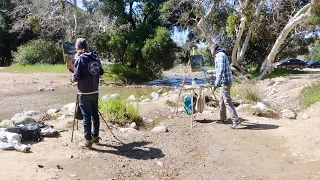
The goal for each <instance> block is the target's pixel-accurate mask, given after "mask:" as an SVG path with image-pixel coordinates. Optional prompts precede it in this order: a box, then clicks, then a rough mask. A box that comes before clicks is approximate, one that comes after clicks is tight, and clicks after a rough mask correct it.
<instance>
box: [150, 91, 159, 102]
mask: <svg viewBox="0 0 320 180" xmlns="http://www.w3.org/2000/svg"><path fill="white" fill-rule="evenodd" d="M151 97H152V101H156V100H158V99H159V97H160V94H159V93H156V92H153V93H151Z"/></svg>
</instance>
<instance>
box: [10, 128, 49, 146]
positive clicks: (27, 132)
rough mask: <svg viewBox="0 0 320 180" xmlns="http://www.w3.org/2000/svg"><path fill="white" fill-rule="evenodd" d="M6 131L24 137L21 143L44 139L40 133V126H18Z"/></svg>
mask: <svg viewBox="0 0 320 180" xmlns="http://www.w3.org/2000/svg"><path fill="white" fill-rule="evenodd" d="M6 131H8V132H12V133H17V134H20V135H21V136H22V138H21V141H37V142H39V141H41V140H42V139H43V137H42V136H41V134H40V132H41V129H40V127H39V125H38V124H26V125H22V126H16V127H13V128H7V129H6Z"/></svg>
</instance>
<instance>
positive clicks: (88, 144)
mask: <svg viewBox="0 0 320 180" xmlns="http://www.w3.org/2000/svg"><path fill="white" fill-rule="evenodd" d="M79 147H81V148H91V147H92V141H91V140H85V141H83V142H80V143H79Z"/></svg>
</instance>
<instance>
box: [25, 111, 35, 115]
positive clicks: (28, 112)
mask: <svg viewBox="0 0 320 180" xmlns="http://www.w3.org/2000/svg"><path fill="white" fill-rule="evenodd" d="M23 114H25V115H27V116H34V115H37V114H38V113H37V112H35V111H27V112H25V113H23Z"/></svg>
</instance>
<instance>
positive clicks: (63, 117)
mask: <svg viewBox="0 0 320 180" xmlns="http://www.w3.org/2000/svg"><path fill="white" fill-rule="evenodd" d="M66 118H67V116H66V115H65V114H63V115H62V116H60V117H58V118H57V120H63V119H66Z"/></svg>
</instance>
